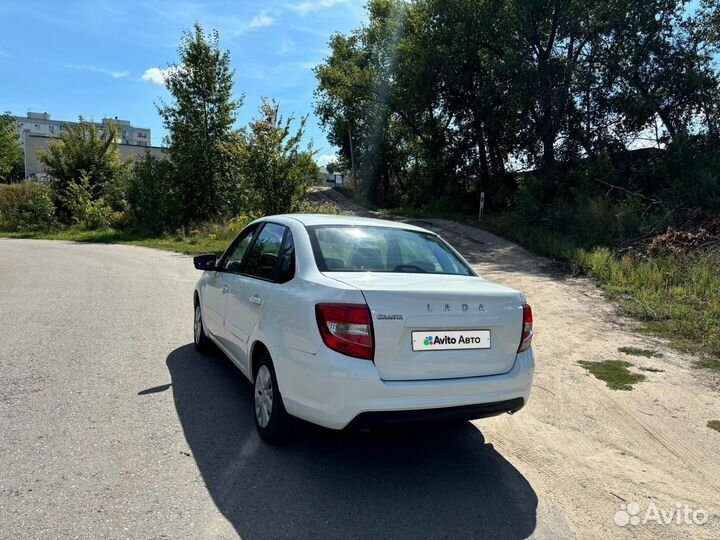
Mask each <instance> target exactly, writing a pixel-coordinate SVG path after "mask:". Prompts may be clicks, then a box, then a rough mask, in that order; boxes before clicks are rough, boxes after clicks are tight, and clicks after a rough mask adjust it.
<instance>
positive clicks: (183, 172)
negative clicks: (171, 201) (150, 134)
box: [158, 23, 242, 224]
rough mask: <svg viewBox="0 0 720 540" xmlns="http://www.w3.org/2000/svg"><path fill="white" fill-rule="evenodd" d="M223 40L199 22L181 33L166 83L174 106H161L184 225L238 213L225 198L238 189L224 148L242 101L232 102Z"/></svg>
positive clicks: (236, 179)
mask: <svg viewBox="0 0 720 540" xmlns="http://www.w3.org/2000/svg"><path fill="white" fill-rule="evenodd" d="M219 41H220V39H219V35H218V33H217V32H213V33H211V34H209V35H206V34H204V33H203V29H202V27H201V26H200V24H199V23H196V24H195V26H194V28H193V30H192V31H190V32H186V33H184V34H183V37H182V41H181V44H180V47H179V49H178V55H179V61H178V63H177V64H175V65H173V66H171V67H170V68H168V71H167V73H168V74H167V77H166V80H165V85H166V87H167V89H168V91H169V92H170V95H171V96H172V98H173V102H172V103H171V104H165V103H161V104H160V105H159V106H158V111H159V113H160V115H161V116H162V118H163V123H164V125H165V128H166V129H167V130H168V132H169V138H168V141H167V142H168V151H169V154H170V159H171V161H172V162H173V165H174V167H175V175H176V179H177V189H178V193H177V195H178V196H179V201H180V204H179V206H178V210H179V211H180V214H179V220H180V221H181V222H182V223H183V224H189V223H191V222H193V221H202V220H208V219H216V218H219V217H227V216H228V215H229V214H230V213H232V211H233V210H234V209H233V208H232V200H231V198H228V196H227V195H228V194H231V193H233V192H234V191H235V190H236V189H237V188H238V187H239V184H240V179H239V178H238V177H237V176H236V175H234V174H233V173H234V172H235V170H234V169H233V168H232V167H230V166H229V165H228V164H227V161H226V159H225V156H224V155H223V150H222V148H223V145H224V144H227V143H231V142H232V139H233V134H232V126H233V124H234V123H235V119H236V114H237V109H238V108H239V107H240V105H241V103H242V101H241V100H236V99H233V95H232V87H233V81H232V76H233V71H232V69H231V68H230V54H229V52H228V51H222V50H220V46H219Z"/></svg>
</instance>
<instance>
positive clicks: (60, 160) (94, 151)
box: [39, 117, 127, 222]
mask: <svg viewBox="0 0 720 540" xmlns="http://www.w3.org/2000/svg"><path fill="white" fill-rule="evenodd" d="M118 131H119V130H118V127H117V126H116V125H115V124H113V123H109V124H103V125H102V127H101V126H98V125H97V124H95V123H92V122H86V121H85V120H84V119H83V118H82V117H80V120H79V122H78V123H77V124H68V125H66V126H65V129H64V130H63V132H62V135H61V137H60V139H58V140H55V141H53V142H51V143H50V147H49V148H48V150H47V151H45V152H41V153H40V155H39V158H40V161H41V162H42V163H43V165H44V168H45V172H47V173H48V174H49V175H50V176H51V178H52V180H51V181H52V186H53V188H54V191H55V194H56V198H57V201H56V204H57V207H58V217H59V218H60V219H61V220H62V221H65V222H69V221H70V220H71V219H72V218H73V208H74V207H75V206H76V205H77V202H76V201H74V198H76V197H75V194H77V193H78V189H79V187H78V186H80V187H81V188H82V189H83V190H86V191H87V193H86V194H85V195H84V196H86V198H88V199H89V200H91V201H98V200H100V199H102V198H105V197H106V196H108V195H109V194H110V193H111V192H114V191H115V187H116V186H115V182H116V181H117V180H118V179H119V178H120V176H121V172H122V171H123V169H124V168H125V167H126V166H127V163H125V162H123V161H122V160H121V159H120V151H119V149H118V140H119V133H118Z"/></svg>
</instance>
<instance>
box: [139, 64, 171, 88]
mask: <svg viewBox="0 0 720 540" xmlns="http://www.w3.org/2000/svg"><path fill="white" fill-rule="evenodd" d="M178 69H179V68H178V67H176V66H170V67H166V68H159V67H151V68H147V69H146V70H145V72H144V73H143V74H142V76H141V77H140V78H141V79H142V80H143V81H149V82H151V83H153V84H159V85H160V86H164V85H165V80H166V79H167V77H168V75H170V74H171V73H173V72H175V71H177V70H178Z"/></svg>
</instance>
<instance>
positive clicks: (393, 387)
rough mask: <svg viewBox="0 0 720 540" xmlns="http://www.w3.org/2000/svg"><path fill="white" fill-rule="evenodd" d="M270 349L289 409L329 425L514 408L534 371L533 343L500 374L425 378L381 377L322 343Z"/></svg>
mask: <svg viewBox="0 0 720 540" xmlns="http://www.w3.org/2000/svg"><path fill="white" fill-rule="evenodd" d="M270 354H271V356H272V358H273V363H274V365H275V372H276V374H277V379H278V386H279V387H280V392H281V393H282V395H283V401H284V403H285V408H286V409H287V411H288V412H289V413H290V414H291V415H293V416H297V417H299V418H302V419H304V420H308V421H310V422H313V423H315V424H319V425H321V426H325V427H328V428H332V429H343V428H344V427H346V426H347V425H348V424H350V423H351V422H353V421H354V420H355V423H356V424H358V423H359V424H362V423H377V422H378V421H381V422H382V421H388V419H389V421H392V422H404V421H414V420H416V419H417V420H427V419H433V417H434V418H435V419H451V418H456V419H458V418H464V419H471V418H482V417H486V416H494V415H496V414H501V413H503V412H511V411H515V410H518V409H519V408H521V407H522V406H523V405H525V404H527V402H528V398H529V395H530V387H531V386H532V380H533V374H534V371H535V361H534V358H533V353H532V349H529V350H527V351H525V352H523V353H520V354H518V355H517V357H516V359H515V364H514V365H513V368H512V369H511V370H510V371H509V372H507V373H503V374H501V375H490V376H485V377H469V378H463V379H443V380H429V381H383V380H381V379H380V378H379V377H378V374H377V371H376V369H375V364H373V363H372V362H369V361H367V360H359V359H356V358H350V357H348V356H344V355H341V354H338V353H336V352H334V351H331V350H330V349H328V348H326V347H321V349H320V351H319V352H318V354H309V353H305V352H302V351H298V350H296V349H289V348H285V347H273V348H271V350H270ZM518 400H521V401H518ZM518 405H519V406H518ZM444 417H447V418H444ZM356 419H357V420H356Z"/></svg>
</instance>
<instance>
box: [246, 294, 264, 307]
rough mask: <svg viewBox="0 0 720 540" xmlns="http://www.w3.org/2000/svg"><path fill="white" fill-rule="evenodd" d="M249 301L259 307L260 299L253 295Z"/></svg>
mask: <svg viewBox="0 0 720 540" xmlns="http://www.w3.org/2000/svg"><path fill="white" fill-rule="evenodd" d="M249 300H250V302H252V303H253V304H257V305H258V306H259V305H260V304H262V298H260V297H259V296H258V295H257V294H253V295H252V296H251V297H250V298H249Z"/></svg>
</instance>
